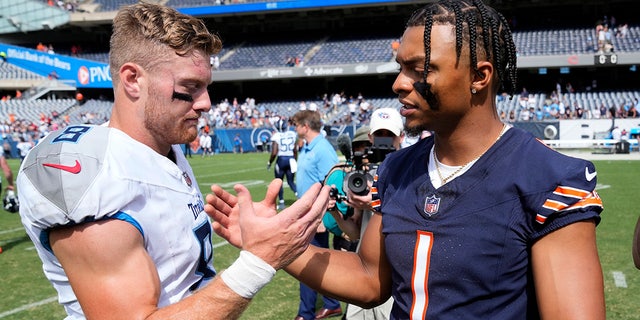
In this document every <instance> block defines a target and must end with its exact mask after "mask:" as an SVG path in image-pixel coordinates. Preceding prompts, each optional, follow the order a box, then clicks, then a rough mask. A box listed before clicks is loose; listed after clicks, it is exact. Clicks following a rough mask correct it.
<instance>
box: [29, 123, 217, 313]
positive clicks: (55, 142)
mask: <svg viewBox="0 0 640 320" xmlns="http://www.w3.org/2000/svg"><path fill="white" fill-rule="evenodd" d="M173 153H174V154H175V157H176V162H177V164H176V163H174V162H173V161H171V160H170V159H169V158H167V157H165V156H163V155H160V154H158V153H157V152H155V151H154V150H152V149H151V148H149V147H148V146H146V145H144V144H142V143H140V142H138V141H136V140H134V139H132V138H131V137H129V136H128V135H126V134H125V133H123V132H122V131H120V130H117V129H114V128H108V127H105V126H91V125H76V126H69V127H67V128H65V129H62V130H59V131H56V132H53V133H51V134H49V135H48V136H47V137H46V138H45V139H44V140H43V141H41V142H40V143H39V144H38V145H37V146H36V147H35V148H34V149H33V150H32V151H31V152H30V153H29V155H28V156H27V158H26V159H25V160H24V161H23V163H22V166H21V168H20V171H19V173H18V178H17V186H18V192H19V197H20V202H21V203H20V216H21V218H22V223H23V225H24V226H25V228H26V230H27V233H28V234H29V237H30V238H31V240H32V241H33V243H34V244H35V246H36V249H37V251H38V255H39V256H40V259H41V260H42V262H43V269H44V273H45V276H46V277H47V279H49V281H51V283H52V284H53V286H54V288H55V289H56V290H57V291H58V296H59V302H60V303H61V304H62V305H63V306H64V308H65V310H66V312H67V314H68V315H69V316H68V317H67V319H83V318H84V316H83V314H82V310H81V308H80V305H79V303H78V301H77V299H76V296H75V295H74V293H73V290H72V289H71V286H70V284H69V279H68V278H67V276H66V274H65V272H64V270H63V269H62V267H61V266H60V263H59V262H58V260H57V259H56V257H55V256H54V255H53V253H52V251H51V247H50V246H49V238H48V232H49V230H50V229H52V228H55V227H58V226H68V225H73V224H78V223H83V222H88V221H95V220H104V219H119V220H123V221H127V222H129V223H131V225H133V226H134V227H135V228H137V229H138V230H139V231H140V234H141V235H142V237H143V238H144V245H145V249H146V250H147V252H148V254H149V256H150V257H151V258H152V259H153V261H154V263H155V265H156V268H157V270H158V274H159V276H160V282H161V288H162V290H161V291H160V300H159V302H158V306H159V307H163V306H166V305H169V304H172V303H175V302H177V301H179V300H181V299H183V298H185V297H186V296H188V295H190V294H191V293H192V292H193V291H194V290H196V289H197V288H199V287H201V286H203V285H204V284H205V283H207V282H209V281H210V280H211V279H212V278H213V277H214V276H215V270H214V268H213V264H212V260H213V248H212V246H211V235H212V229H211V224H210V223H209V219H208V216H207V215H206V213H205V212H204V211H203V209H204V202H203V199H202V194H201V193H200V189H199V188H198V184H197V183H196V179H195V177H194V176H193V172H192V170H191V167H190V166H189V164H188V162H187V160H186V159H185V158H184V155H183V153H182V151H181V149H180V147H179V146H173ZM104 241H110V239H104ZM96 294H99V293H96Z"/></svg>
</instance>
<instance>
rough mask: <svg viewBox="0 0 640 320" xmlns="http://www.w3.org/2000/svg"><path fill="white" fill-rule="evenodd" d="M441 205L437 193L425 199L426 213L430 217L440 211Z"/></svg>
mask: <svg viewBox="0 0 640 320" xmlns="http://www.w3.org/2000/svg"><path fill="white" fill-rule="evenodd" d="M439 207H440V198H436V196H435V195H432V196H431V197H427V199H425V201H424V213H426V214H427V215H428V216H429V217H431V216H432V215H434V214H436V213H438V208H439Z"/></svg>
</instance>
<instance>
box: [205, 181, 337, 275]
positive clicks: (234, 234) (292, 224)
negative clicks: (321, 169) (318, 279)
mask: <svg viewBox="0 0 640 320" xmlns="http://www.w3.org/2000/svg"><path fill="white" fill-rule="evenodd" d="M281 186H282V180H280V179H275V180H274V181H273V182H272V183H271V184H269V188H268V189H267V194H266V196H265V199H264V200H263V201H261V202H253V201H252V199H251V194H250V193H249V190H247V188H246V187H244V186H243V185H239V184H238V185H235V186H234V189H235V191H236V193H237V196H233V195H231V194H230V193H229V192H227V191H224V190H223V189H222V188H220V187H219V186H217V185H213V186H211V191H212V194H208V195H207V196H206V201H207V204H206V205H205V212H206V213H207V214H209V216H210V217H211V218H213V220H214V222H213V229H214V230H215V232H216V233H217V234H218V235H220V236H221V237H223V238H224V239H226V240H227V241H229V243H231V244H232V245H234V246H236V247H238V248H241V249H243V250H247V251H249V252H251V253H253V254H254V255H256V256H258V257H260V258H261V259H262V260H264V261H265V262H266V263H268V264H270V265H271V266H272V267H273V268H274V269H276V270H278V269H281V268H283V267H285V266H287V265H288V264H289V263H291V261H293V260H294V259H295V258H297V257H298V256H299V255H300V254H302V252H304V251H305V250H306V248H307V246H308V244H309V242H310V241H311V238H312V237H313V235H314V234H315V231H316V228H317V227H318V225H319V224H320V223H321V221H322V216H323V214H324V212H325V211H326V208H327V203H328V201H329V189H330V188H329V187H328V186H326V187H322V186H321V185H320V184H319V183H316V184H314V185H313V186H312V187H311V188H310V189H309V190H308V191H307V192H306V193H305V194H304V195H303V196H302V198H300V199H298V200H297V201H296V202H294V203H293V204H292V205H291V206H290V207H288V208H287V209H285V210H283V211H281V212H280V213H277V211H276V210H275V208H276V207H275V201H276V199H277V195H278V191H279V190H280V187H281Z"/></svg>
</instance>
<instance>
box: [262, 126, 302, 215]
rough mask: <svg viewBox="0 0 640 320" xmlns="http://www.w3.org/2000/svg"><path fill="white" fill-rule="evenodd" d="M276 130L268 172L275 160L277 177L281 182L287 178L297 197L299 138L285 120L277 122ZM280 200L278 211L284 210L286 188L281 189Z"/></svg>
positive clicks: (272, 138) (272, 141)
mask: <svg viewBox="0 0 640 320" xmlns="http://www.w3.org/2000/svg"><path fill="white" fill-rule="evenodd" d="M276 129H277V132H275V133H274V134H273V135H272V136H271V155H270V156H269V162H268V163H267V170H268V169H269V168H271V164H272V163H273V161H274V160H275V161H276V166H275V168H274V169H273V171H274V174H275V177H276V178H277V179H280V180H283V178H284V177H286V178H287V184H289V188H291V191H293V193H295V195H296V197H297V196H298V192H297V191H296V183H295V181H294V180H293V175H294V174H295V173H296V167H297V163H296V157H297V156H298V148H297V147H296V146H297V144H296V140H297V139H298V136H297V134H296V133H295V132H294V131H291V130H289V127H288V126H287V121H285V119H280V120H278V122H276ZM276 157H277V159H276ZM278 199H279V202H278V210H282V209H284V187H281V188H280V191H279V192H278Z"/></svg>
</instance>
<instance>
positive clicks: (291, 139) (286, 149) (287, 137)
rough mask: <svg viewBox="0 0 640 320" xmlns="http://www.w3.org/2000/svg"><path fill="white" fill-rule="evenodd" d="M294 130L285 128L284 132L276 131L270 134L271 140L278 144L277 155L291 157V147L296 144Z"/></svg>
mask: <svg viewBox="0 0 640 320" xmlns="http://www.w3.org/2000/svg"><path fill="white" fill-rule="evenodd" d="M297 137H298V136H297V135H296V133H295V132H293V131H290V130H287V131H285V132H276V133H274V134H273V135H272V136H271V141H274V142H275V143H277V144H278V156H279V157H293V148H295V146H296V138H297Z"/></svg>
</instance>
